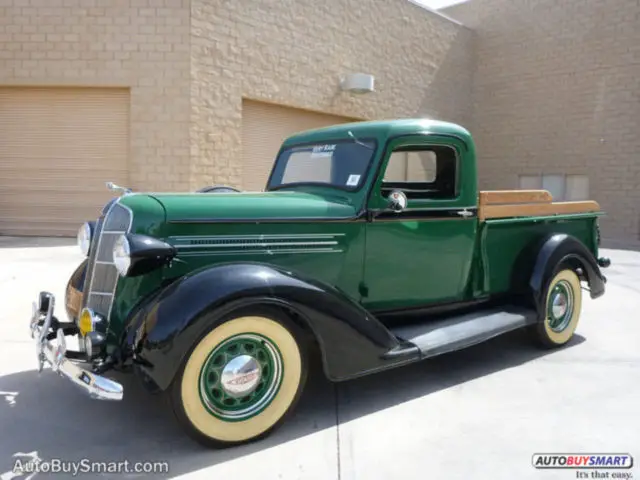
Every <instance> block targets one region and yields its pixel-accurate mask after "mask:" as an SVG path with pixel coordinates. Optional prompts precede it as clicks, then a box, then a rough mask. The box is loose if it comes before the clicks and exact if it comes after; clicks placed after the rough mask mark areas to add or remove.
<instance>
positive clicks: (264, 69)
mask: <svg viewBox="0 0 640 480" xmlns="http://www.w3.org/2000/svg"><path fill="white" fill-rule="evenodd" d="M191 22H192V37H191V82H192V83H191V159H192V163H191V182H192V187H193V188H196V187H197V186H199V185H202V184H208V183H225V184H231V185H236V186H240V184H241V178H242V165H241V164H240V162H239V159H240V158H241V148H242V145H241V125H242V99H243V98H249V99H254V100H262V101H268V102H273V103H278V104H282V105H287V106H291V107H297V108H303V109H308V110H316V111H322V112H326V113H331V114H336V115H342V116H346V117H350V118H362V119H373V118H395V117H408V116H418V115H428V116H432V117H436V118H440V119H445V120H451V121H457V122H460V123H463V124H464V123H467V122H468V121H469V119H470V98H471V97H470V94H471V72H472V62H473V50H472V49H471V48H470V47H471V42H472V40H473V33H472V32H471V31H470V30H468V29H466V28H464V27H461V26H460V25H459V24H457V23H455V22H452V21H450V20H448V19H445V18H443V17H442V16H440V15H438V14H435V13H433V12H429V11H427V10H425V9H423V8H420V7H418V6H416V5H414V4H412V3H410V2H408V1H407V0H327V1H325V2H317V1H313V0H281V1H278V2H271V1H267V0H260V1H255V0H251V1H250V0H233V1H231V0H216V1H214V0H192V2H191ZM354 72H365V73H370V74H373V75H375V77H376V90H377V91H376V92H375V93H371V94H367V95H362V96H354V95H347V94H344V93H341V92H340V91H339V88H338V84H339V79H340V76H341V75H344V74H347V73H354Z"/></svg>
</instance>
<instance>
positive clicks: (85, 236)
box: [77, 223, 91, 256]
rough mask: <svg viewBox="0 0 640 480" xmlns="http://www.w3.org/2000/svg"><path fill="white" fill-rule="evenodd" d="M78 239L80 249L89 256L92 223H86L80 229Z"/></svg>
mask: <svg viewBox="0 0 640 480" xmlns="http://www.w3.org/2000/svg"><path fill="white" fill-rule="evenodd" d="M77 239H78V247H80V251H81V252H82V253H83V254H85V255H87V256H88V255H89V249H90V248H91V225H89V224H88V223H84V224H83V225H82V226H81V227H80V229H79V230H78V237H77Z"/></svg>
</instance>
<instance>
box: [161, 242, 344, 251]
mask: <svg viewBox="0 0 640 480" xmlns="http://www.w3.org/2000/svg"><path fill="white" fill-rule="evenodd" d="M337 244H338V242H336V241H335V240H333V241H327V242H256V243H199V244H195V245H174V246H175V247H176V248H177V249H178V250H179V249H181V248H189V249H192V248H242V247H263V248H266V247H278V246H284V247H313V246H330V245H337Z"/></svg>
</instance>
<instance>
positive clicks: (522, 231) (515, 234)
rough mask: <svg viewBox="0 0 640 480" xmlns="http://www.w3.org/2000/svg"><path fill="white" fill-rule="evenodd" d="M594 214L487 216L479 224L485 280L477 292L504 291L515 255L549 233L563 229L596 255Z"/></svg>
mask: <svg viewBox="0 0 640 480" xmlns="http://www.w3.org/2000/svg"><path fill="white" fill-rule="evenodd" d="M596 218H597V215H594V214H591V215H566V216H558V217H555V218H553V217H552V218H548V217H547V218H544V217H531V218H529V219H526V221H524V219H522V220H518V221H514V220H511V221H505V220H502V219H501V220H488V221H487V222H485V224H484V225H483V226H482V230H483V232H482V241H481V242H480V248H481V251H482V256H483V257H484V261H483V262H482V264H481V265H479V267H480V268H482V270H483V275H484V276H485V278H486V280H485V281H484V285H482V286H481V288H480V289H479V290H480V291H479V292H478V293H477V294H481V295H492V294H497V293H502V292H506V291H508V290H509V288H510V286H511V280H512V279H513V278H514V277H515V276H517V275H515V273H516V272H515V271H514V269H515V268H516V265H517V264H516V259H517V257H518V255H519V254H520V252H522V250H523V249H524V248H525V247H527V246H528V245H530V244H531V243H532V242H536V241H538V240H540V239H542V238H543V237H545V236H546V235H548V234H550V233H566V234H568V235H572V236H574V237H575V238H577V239H578V240H580V241H581V242H582V243H583V244H584V245H585V246H586V247H587V248H589V250H590V251H591V252H592V253H594V256H596V257H597V254H598V252H597V243H596V241H595V235H594V231H595V228H594V224H595V221H596Z"/></svg>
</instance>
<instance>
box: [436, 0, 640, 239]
mask: <svg viewBox="0 0 640 480" xmlns="http://www.w3.org/2000/svg"><path fill="white" fill-rule="evenodd" d="M444 12H445V13H447V14H448V15H450V16H452V17H454V18H457V19H459V20H461V21H462V22H463V23H465V24H466V25H467V26H469V27H471V28H473V29H474V31H476V33H477V41H476V43H475V47H476V54H477V60H478V63H477V71H476V74H475V78H474V102H473V121H472V125H471V130H472V132H473V133H474V135H475V138H476V141H477V143H478V154H479V158H480V164H479V168H480V180H481V186H483V187H485V188H513V187H516V186H517V182H518V180H517V176H518V174H539V173H545V174H554V173H559V174H562V173H564V174H588V176H589V184H590V196H591V197H592V198H594V199H595V200H597V201H598V202H600V204H601V206H602V208H603V209H604V210H606V211H607V212H608V217H607V218H606V219H603V220H602V222H601V225H602V231H603V236H604V237H605V238H608V239H616V240H618V242H608V243H609V244H610V245H615V244H619V245H630V246H637V245H640V134H639V133H638V132H640V2H638V0H608V1H602V0H581V1H558V0H536V1H532V0H470V1H469V2H468V3H466V4H462V5H459V6H454V7H451V8H449V9H446V10H445V11H444Z"/></svg>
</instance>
